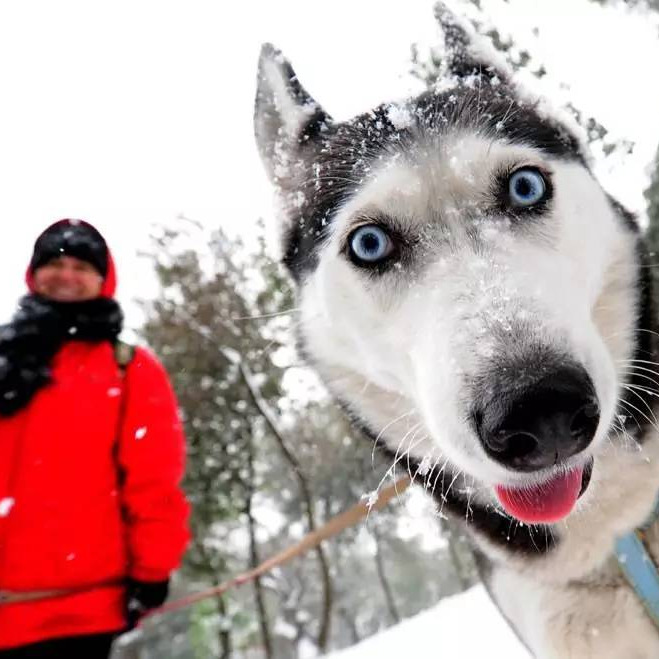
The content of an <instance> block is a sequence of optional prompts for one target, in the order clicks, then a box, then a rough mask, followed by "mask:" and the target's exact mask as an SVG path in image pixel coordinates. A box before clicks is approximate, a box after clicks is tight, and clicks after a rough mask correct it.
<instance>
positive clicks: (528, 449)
mask: <svg viewBox="0 0 659 659" xmlns="http://www.w3.org/2000/svg"><path fill="white" fill-rule="evenodd" d="M502 434H505V437H501V438H500V443H499V450H498V451H497V450H496V449H494V450H495V452H498V453H501V457H502V458H503V459H504V460H519V459H520V458H525V457H526V456H527V455H531V454H532V453H533V452H534V451H535V450H536V449H537V448H538V440H537V439H536V438H535V437H534V436H533V435H532V434H531V433H527V432H515V433H510V434H506V433H502Z"/></svg>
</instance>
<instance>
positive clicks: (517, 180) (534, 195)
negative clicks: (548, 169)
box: [508, 167, 547, 206]
mask: <svg viewBox="0 0 659 659" xmlns="http://www.w3.org/2000/svg"><path fill="white" fill-rule="evenodd" d="M546 190H547V184H546V182H545V178H544V176H543V175H542V174H541V173H540V172H539V171H538V170H537V169H532V168H529V167H527V168H524V169H518V170H517V171H516V172H514V173H513V174H512V176H511V177H510V178H509V179H508V194H509V196H510V201H511V202H512V204H513V206H533V205H534V204H537V203H538V202H539V201H542V199H544V196H545V192H546Z"/></svg>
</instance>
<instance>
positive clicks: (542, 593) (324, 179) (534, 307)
mask: <svg viewBox="0 0 659 659" xmlns="http://www.w3.org/2000/svg"><path fill="white" fill-rule="evenodd" d="M442 21H443V24H444V25H443V27H444V34H445V40H446V42H447V46H449V48H448V54H447V67H448V71H447V75H448V76H449V79H450V80H451V81H452V82H451V84H448V83H447V85H446V86H445V88H443V89H441V90H438V91H434V92H427V93H424V94H421V95H420V96H418V97H417V98H414V99H413V100H410V101H406V102H404V103H394V104H385V105H382V106H380V107H378V108H375V109H374V110H372V111H371V112H368V113H367V114H364V115H361V116H358V117H356V118H355V119H353V120H351V121H347V122H335V121H334V120H332V118H331V117H330V116H329V115H328V114H327V112H325V110H323V108H322V107H321V106H320V105H319V104H318V103H317V102H316V101H315V100H314V99H313V98H312V97H311V96H310V95H309V94H308V93H307V92H306V91H305V89H304V88H303V87H302V85H301V84H300V82H299V81H298V79H297V77H296V75H295V73H294V71H293V69H292V68H291V66H290V64H289V63H288V62H287V61H286V60H285V59H284V58H283V56H282V55H281V53H279V52H278V51H276V50H275V49H274V48H273V47H272V46H269V45H266V46H264V47H263V50H262V53H261V59H260V63H259V72H258V89H257V98H256V112H255V130H256V136H257V141H258V146H259V149H260V153H261V156H262V158H263V161H264V163H265V167H266V169H267V172H268V175H269V177H270V179H271V180H272V183H273V185H274V188H275V191H276V199H277V202H278V211H279V215H280V221H281V225H282V235H283V246H284V262H285V264H286V266H287V267H288V268H289V270H290V272H291V273H292V275H293V277H294V279H295V281H296V283H297V287H298V295H299V306H300V309H301V312H300V313H301V318H300V341H301V346H302V350H303V353H304V355H305V356H306V358H308V360H309V362H310V363H311V364H312V365H313V366H314V367H315V368H316V369H317V371H318V372H319V373H320V374H321V376H322V377H323V378H324V380H325V381H326V383H327V384H328V386H329V388H330V389H331V391H332V393H333V394H334V395H335V396H336V398H337V400H338V401H339V402H340V403H341V404H342V405H343V406H344V407H345V408H347V410H349V412H350V413H351V415H352V416H353V417H354V418H355V419H356V420H357V421H358V423H359V424H360V425H361V426H362V427H363V428H365V429H366V431H367V433H368V434H369V435H370V436H372V438H373V440H374V441H375V442H376V444H377V446H378V447H379V448H381V449H382V450H383V451H385V452H388V453H389V454H390V455H391V456H392V458H393V459H394V460H400V458H401V456H403V455H404V456H405V458H404V465H405V468H407V467H408V465H411V473H412V474H413V475H414V476H415V479H416V480H417V482H419V483H420V484H421V485H423V486H424V487H426V488H427V490H428V491H429V492H432V494H433V495H434V497H435V498H436V499H437V501H438V503H439V505H440V506H441V509H442V510H443V512H444V513H446V514H447V515H449V516H452V517H453V518H455V519H458V520H461V521H462V523H464V525H465V526H466V529H467V530H468V533H469V535H470V537H471V538H472V539H473V542H474V545H475V547H476V551H477V555H478V557H479V563H480V568H481V572H482V576H483V579H484V582H485V584H486V586H487V588H488V590H489V592H490V594H491V596H492V598H493V599H494V601H495V602H496V604H497V605H498V607H499V608H500V610H501V611H502V613H503V614H504V615H505V617H506V618H507V619H508V620H509V621H510V623H511V624H512V626H513V627H514V629H515V630H516V632H517V633H518V635H519V636H520V637H521V639H522V640H523V641H524V643H525V644H526V645H527V647H528V648H529V649H530V650H531V652H533V653H534V654H535V655H536V656H537V657H542V658H556V659H566V658H573V657H574V658H581V657H597V658H599V659H603V658H615V659H622V658H624V659H630V658H632V657H635V658H645V657H647V658H651V657H654V658H656V657H659V632H658V631H657V629H656V628H655V627H654V625H653V623H652V622H651V618H650V616H649V615H648V614H647V613H646V612H645V610H644V608H643V606H642V604H641V602H640V600H639V599H638V597H637V596H636V594H635V593H634V591H633V590H632V589H631V588H630V587H629V586H628V585H627V583H626V581H625V579H624V577H623V575H622V574H621V572H620V568H619V566H618V563H617V561H616V559H615V557H614V555H613V548H614V542H615V540H616V538H618V537H619V536H621V535H624V534H626V533H628V532H630V531H632V530H633V529H635V528H637V527H639V526H641V525H643V523H644V522H645V521H646V520H647V519H648V518H649V517H650V516H651V514H652V511H653V507H654V502H655V499H656V497H657V490H658V489H659V438H658V437H657V431H656V427H657V423H656V419H655V415H654V410H655V403H654V400H655V398H654V396H653V394H654V393H655V391H656V390H658V389H659V386H658V385H659V369H658V366H659V364H658V363H657V362H659V359H658V354H657V346H656V341H655V337H656V336H657V335H656V334H655V333H654V329H655V319H654V316H653V313H652V310H651V291H650V281H649V269H648V266H647V263H646V249H645V245H644V239H643V236H642V235H641V233H640V231H639V227H638V226H637V223H636V221H635V219H634V217H633V216H632V215H630V214H629V213H628V212H626V211H625V210H624V209H623V208H622V207H621V206H620V205H619V204H618V203H617V202H616V201H614V200H613V199H612V198H611V197H610V196H608V195H607V194H606V192H604V191H603V189H602V188H601V186H600V185H599V184H598V182H597V181H596V180H595V178H594V177H593V174H592V172H591V171H590V169H589V161H588V157H587V154H586V151H585V149H584V146H583V145H582V144H581V142H580V140H579V138H578V136H577V133H576V132H575V131H574V130H573V129H572V128H571V127H570V125H569V122H566V121H564V120H562V119H560V120H559V119H558V118H556V117H555V116H552V114H551V113H549V112H545V111H543V110H542V108H541V105H540V104H539V103H538V102H534V101H531V100H529V99H528V98H527V97H526V96H525V95H524V94H523V93H522V92H521V91H519V90H518V89H517V88H516V86H515V85H514V83H513V81H512V79H511V76H510V73H509V72H508V71H507V70H504V69H503V68H502V66H501V65H500V64H499V63H496V62H494V61H485V60H483V57H482V55H481V54H480V53H479V52H478V49H477V46H476V42H475V40H474V35H473V32H470V31H469V29H468V28H467V27H466V26H462V25H460V24H459V22H458V21H457V20H456V19H454V18H451V17H450V15H448V14H447V13H446V12H442ZM481 50H482V49H481ZM647 543H648V545H649V547H650V551H651V553H653V554H655V558H657V557H659V525H655V527H654V528H650V530H649V531H648V535H647Z"/></svg>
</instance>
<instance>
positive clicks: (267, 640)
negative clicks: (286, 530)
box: [245, 438, 274, 659]
mask: <svg viewBox="0 0 659 659" xmlns="http://www.w3.org/2000/svg"><path fill="white" fill-rule="evenodd" d="M248 445H249V454H248V456H247V468H248V470H249V473H248V496H247V501H246V504H245V513H246V515H247V530H248V532H249V566H250V568H252V569H254V568H256V567H258V566H259V564H260V563H261V561H260V559H259V553H258V546H257V542H256V523H255V520H254V517H253V515H252V499H253V497H254V478H255V474H254V453H253V443H252V440H251V438H250V441H249V444H248ZM254 598H255V600H256V610H257V611H258V615H259V627H260V629H261V643H262V645H263V656H264V657H266V659H272V658H273V656H274V655H273V652H272V639H271V636H270V627H269V625H268V612H267V610H266V608H265V598H264V593H263V587H262V585H261V578H260V577H257V578H256V579H254Z"/></svg>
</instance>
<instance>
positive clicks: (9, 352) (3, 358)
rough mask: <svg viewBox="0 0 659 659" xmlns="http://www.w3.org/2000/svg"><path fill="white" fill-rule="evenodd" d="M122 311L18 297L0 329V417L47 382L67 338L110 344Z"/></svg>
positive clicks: (104, 304) (100, 302)
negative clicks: (7, 322) (15, 308)
mask: <svg viewBox="0 0 659 659" xmlns="http://www.w3.org/2000/svg"><path fill="white" fill-rule="evenodd" d="M122 325H123V313H122V312H121V307H120V306H119V304H118V303H117V302H116V301H115V300H111V299H108V298H96V299H94V300H87V301H84V302H55V301H54V300H49V299H47V298H45V297H42V296H40V295H36V294H30V295H26V296H25V297H23V298H22V299H21V300H20V302H19V304H18V311H17V312H16V313H15V314H14V317H13V318H12V320H11V322H10V323H9V324H8V325H4V326H2V327H0V416H11V415H12V414H14V413H15V412H17V411H18V410H20V409H22V408H23V407H25V406H26V405H27V404H28V403H29V402H30V400H31V399H32V396H34V394H35V393H36V392H37V391H38V390H39V389H41V388H42V387H45V386H46V385H47V384H48V383H50V382H51V380H52V375H51V371H50V365H51V362H52V360H53V357H54V356H55V355H56V354H57V352H58V351H59V349H60V348H61V347H62V345H63V344H64V343H66V342H67V341H71V340H76V341H89V342H92V343H95V342H99V341H111V342H115V341H116V339H117V336H118V335H119V333H120V332H121V328H122Z"/></svg>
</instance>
